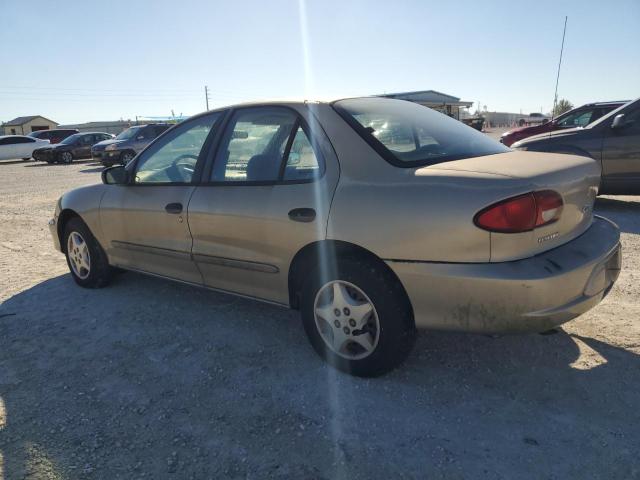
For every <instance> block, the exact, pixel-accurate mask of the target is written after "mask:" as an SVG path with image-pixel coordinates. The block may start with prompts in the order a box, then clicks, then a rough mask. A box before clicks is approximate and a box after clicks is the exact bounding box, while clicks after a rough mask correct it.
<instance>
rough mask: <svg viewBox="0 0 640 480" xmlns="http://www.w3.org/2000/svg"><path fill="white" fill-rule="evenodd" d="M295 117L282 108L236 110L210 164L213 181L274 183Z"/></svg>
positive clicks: (292, 113)
mask: <svg viewBox="0 0 640 480" xmlns="http://www.w3.org/2000/svg"><path fill="white" fill-rule="evenodd" d="M296 121H297V116H296V114H295V113H294V112H293V111H290V110H288V109H286V108H277V107H273V108H272V107H259V108H250V109H242V110H238V111H237V112H236V113H235V114H234V115H233V118H232V119H231V122H230V125H229V127H228V128H227V131H226V132H225V134H224V137H223V139H222V142H221V144H220V147H219V148H218V154H217V156H216V159H215V161H214V164H213V174H212V180H213V181H214V182H275V181H277V180H278V178H279V175H280V167H281V165H282V160H283V155H284V154H285V147H286V144H287V139H288V138H289V137H290V135H291V133H292V129H293V127H294V124H295V123H296Z"/></svg>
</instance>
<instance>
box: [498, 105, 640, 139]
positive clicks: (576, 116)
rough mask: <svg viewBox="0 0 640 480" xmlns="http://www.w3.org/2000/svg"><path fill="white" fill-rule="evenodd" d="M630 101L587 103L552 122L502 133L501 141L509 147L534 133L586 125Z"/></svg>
mask: <svg viewBox="0 0 640 480" xmlns="http://www.w3.org/2000/svg"><path fill="white" fill-rule="evenodd" d="M628 102H629V100H621V101H615V102H597V103H587V104H586V105H582V106H581V107H578V108H574V109H573V110H569V111H568V112H565V113H563V114H562V115H559V116H558V117H557V118H556V119H554V120H553V121H552V122H546V123H543V124H540V125H532V126H530V127H521V128H515V129H513V130H509V131H508V132H505V133H503V134H502V137H501V138H500V142H501V143H504V144H505V145H506V146H507V147H510V146H511V145H512V144H513V143H515V142H517V141H519V140H524V139H525V138H529V137H532V136H533V135H539V134H541V133H547V132H554V131H556V130H562V129H567V128H575V127H586V126H587V125H589V124H590V123H593V122H595V121H596V120H598V119H599V118H600V117H602V116H603V115H606V114H607V113H609V112H611V111H612V110H615V109H616V108H619V107H621V106H622V105H624V104H625V103H628Z"/></svg>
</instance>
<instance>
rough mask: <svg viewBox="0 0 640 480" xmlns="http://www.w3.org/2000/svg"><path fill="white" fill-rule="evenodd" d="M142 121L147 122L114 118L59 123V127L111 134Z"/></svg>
mask: <svg viewBox="0 0 640 480" xmlns="http://www.w3.org/2000/svg"><path fill="white" fill-rule="evenodd" d="M142 123H149V122H138V123H136V122H135V121H125V120H114V121H104V122H87V123H74V124H70V125H60V128H75V129H77V130H78V131H80V132H104V133H111V134H113V135H117V134H119V133H120V132H123V131H124V130H126V129H127V128H129V127H131V126H133V125H140V124H142Z"/></svg>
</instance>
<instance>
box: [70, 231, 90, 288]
mask: <svg viewBox="0 0 640 480" xmlns="http://www.w3.org/2000/svg"><path fill="white" fill-rule="evenodd" d="M67 256H68V257H69V264H70V265H71V269H72V270H73V273H75V274H76V275H77V276H78V278H80V279H81V280H84V279H85V278H87V277H88V276H89V273H90V272H91V257H90V255H89V246H88V245H87V242H86V241H85V240H84V238H82V235H80V234H79V233H78V232H71V233H70V234H69V238H68V239H67Z"/></svg>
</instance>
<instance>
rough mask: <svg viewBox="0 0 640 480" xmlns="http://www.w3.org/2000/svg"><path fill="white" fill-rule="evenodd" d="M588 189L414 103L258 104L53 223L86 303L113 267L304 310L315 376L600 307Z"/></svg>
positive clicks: (588, 176) (84, 197)
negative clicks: (322, 363)
mask: <svg viewBox="0 0 640 480" xmlns="http://www.w3.org/2000/svg"><path fill="white" fill-rule="evenodd" d="M599 181H600V168H599V166H598V164H597V163H596V162H595V161H593V160H591V159H588V158H584V157H578V156H569V155H553V154H543V153H531V152H514V151H511V150H509V149H508V148H506V147H504V146H503V145H501V144H499V143H497V142H495V141H493V140H491V139H489V138H488V137H486V136H485V135H483V134H482V133H479V132H477V131H475V130H473V129H471V128H469V127H467V126H465V125H463V124H462V123H460V122H458V121H456V120H453V119H450V118H448V117H446V116H444V115H442V114H440V113H437V112H435V111H433V110H430V109H428V108H425V107H422V106H419V105H416V104H413V103H409V102H404V101H400V100H390V99H380V98H355V99H346V100H339V101H336V102H333V103H309V102H286V103H261V104H250V105H240V106H236V107H229V108H224V109H219V110H216V111H210V112H206V113H204V114H201V115H197V116H195V117H192V118H190V119H188V120H186V121H184V122H183V123H181V124H179V125H177V126H175V127H173V128H172V129H170V130H169V131H167V132H165V133H164V134H163V135H162V136H160V137H159V138H158V139H156V140H155V141H154V142H153V143H152V144H151V145H150V146H149V147H147V148H146V149H145V150H144V151H143V152H141V153H140V154H139V155H138V156H137V157H136V158H135V159H134V160H133V161H131V162H130V163H129V164H128V165H127V166H126V167H120V166H118V167H112V168H109V169H107V170H105V171H104V172H103V184H102V185H94V186H90V187H85V188H79V189H76V190H73V191H71V192H68V193H66V194H65V195H63V196H62V198H61V199H60V200H59V202H58V205H57V208H56V212H55V216H54V218H53V219H52V220H51V221H50V226H51V232H52V235H53V238H54V243H55V244H56V247H57V248H58V249H59V250H61V251H62V252H64V253H65V254H66V257H67V261H68V264H69V268H70V270H71V274H72V276H73V278H74V280H75V281H76V282H77V283H78V284H79V285H81V286H83V287H90V288H95V287H101V286H104V285H106V284H107V283H108V282H109V280H110V279H111V276H112V272H113V269H114V267H119V268H122V269H127V270H135V271H139V272H143V273H148V274H152V275H157V276H161V277H166V278H170V279H173V280H178V281H181V282H185V283H189V284H193V285H197V286H203V287H207V288H211V289H215V290H221V291H225V292H229V293H233V294H237V295H242V296H246V297H251V298H255V299H259V300H262V301H267V302H270V303H275V304H278V305H282V306H286V307H291V308H294V309H299V310H300V312H301V315H302V320H303V322H304V327H305V330H306V332H307V334H308V336H309V339H310V341H311V344H312V345H313V347H314V348H315V349H316V351H317V352H318V353H319V354H320V355H321V356H322V357H323V358H325V359H326V360H327V361H328V362H329V363H330V364H332V365H334V366H336V367H337V368H340V369H342V370H345V371H348V372H350V373H352V374H355V375H378V374H381V373H384V372H386V371H388V370H389V369H391V368H393V367H394V366H396V365H398V364H399V363H400V362H401V361H402V360H403V359H404V358H406V356H407V355H408V353H409V351H410V349H411V346H412V344H413V341H414V338H415V332H416V327H419V328H427V329H446V330H459V331H473V332H519V331H522V332H524V331H542V330H546V329H549V328H551V327H553V326H556V325H559V324H561V323H563V322H566V321H568V320H570V319H572V318H574V317H576V316H578V315H580V314H581V313H583V312H585V311H587V310H588V309H590V308H592V307H593V306H595V305H597V304H598V303H599V302H600V301H601V300H602V298H603V297H604V296H605V295H606V294H607V293H608V291H609V290H610V288H611V287H612V285H613V283H614V282H615V280H616V278H617V276H618V273H619V270H620V264H621V262H620V243H619V231H618V228H617V227H616V226H615V225H614V224H613V223H611V222H609V221H608V220H606V219H604V218H599V217H596V216H594V215H593V203H594V199H595V197H596V194H597V189H598V185H599Z"/></svg>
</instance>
